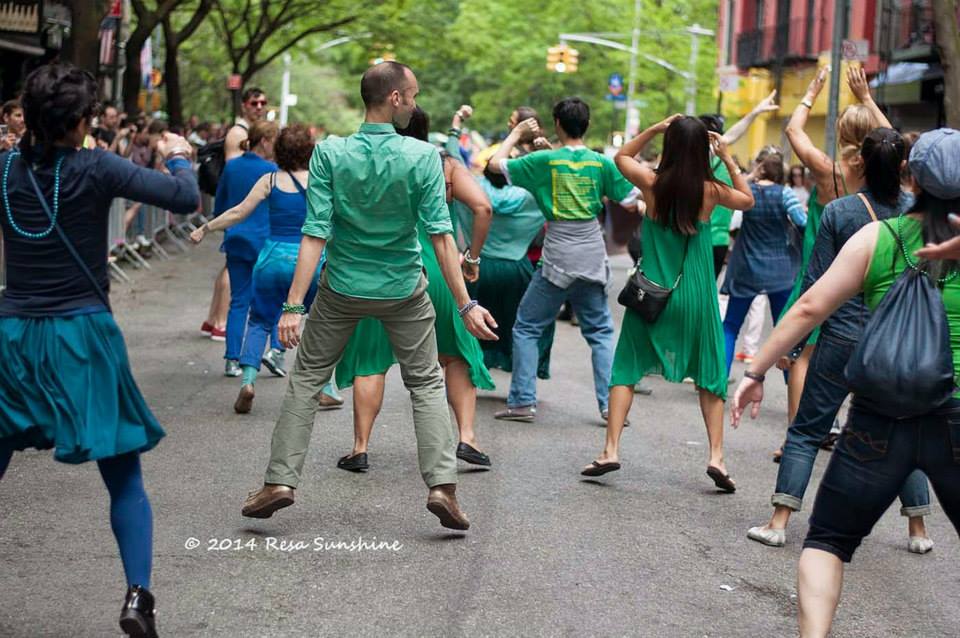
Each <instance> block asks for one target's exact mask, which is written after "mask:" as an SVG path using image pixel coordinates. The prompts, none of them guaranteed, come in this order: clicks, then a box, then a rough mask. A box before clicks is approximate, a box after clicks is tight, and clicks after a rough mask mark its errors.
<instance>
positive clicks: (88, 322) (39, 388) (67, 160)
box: [0, 65, 200, 638]
mask: <svg viewBox="0 0 960 638" xmlns="http://www.w3.org/2000/svg"><path fill="white" fill-rule="evenodd" d="M97 93H98V90H97V84H96V81H95V80H94V78H93V76H92V75H90V74H89V73H87V72H85V71H81V70H79V69H76V68H73V67H71V66H67V65H48V66H42V67H40V68H38V69H36V70H35V71H33V72H32V73H31V74H30V75H29V76H28V77H27V81H26V88H25V92H24V95H23V109H24V115H25V117H26V123H27V128H28V129H29V131H30V134H29V135H27V136H25V137H24V139H23V141H22V142H21V143H20V146H19V147H18V148H16V149H12V150H10V151H7V152H4V153H0V170H2V171H3V172H2V178H0V180H2V182H0V190H2V200H3V202H2V207H3V212H2V214H0V230H2V231H3V232H2V234H3V250H4V255H5V257H6V264H7V288H6V289H5V290H4V292H3V296H2V297H0V360H2V361H3V362H4V365H3V366H0V477H2V476H3V474H4V472H5V470H6V469H7V467H8V465H9V463H10V460H11V457H12V455H13V452H14V451H17V450H24V449H26V448H31V447H32V448H38V449H50V448H53V449H54V458H55V459H56V460H58V461H62V462H65V463H84V462H87V461H96V462H97V466H98V467H99V469H100V474H101V476H102V477H103V481H104V483H105V484H106V486H107V490H108V491H109V493H110V524H111V527H112V528H113V533H114V536H116V539H117V544H118V545H119V548H120V558H121V560H122V561H123V568H124V572H125V575H126V579H127V586H128V590H127V596H126V600H125V602H124V605H123V609H122V611H121V616H120V627H121V628H122V629H123V631H124V632H125V633H126V634H127V635H129V636H136V637H145V638H150V637H155V636H156V635H157V633H156V629H155V626H154V599H153V595H152V594H151V593H150V591H149V586H150V569H151V560H152V542H153V539H152V535H153V517H152V513H151V510H150V501H149V500H148V498H147V495H146V493H145V492H144V489H143V478H142V476H141V472H140V456H139V455H140V453H141V452H146V451H147V450H149V449H151V448H153V447H154V446H155V445H156V444H157V443H158V442H159V441H160V439H161V438H163V436H164V432H163V429H162V428H161V427H160V424H159V423H157V420H156V418H155V417H154V416H153V414H152V413H151V412H150V409H149V408H148V407H147V405H146V402H145V401H144V399H143V396H142V395H141V394H140V390H139V389H138V388H137V384H136V382H135V381H134V380H133V374H132V373H131V372H130V364H129V362H128V360H127V350H126V345H125V344H124V341H123V336H122V335H121V334H120V329H119V328H118V327H117V324H116V322H115V321H114V319H113V315H112V314H111V312H110V301H109V297H108V291H109V287H110V279H109V276H108V274H107V259H106V258H107V253H108V251H107V225H108V221H109V211H110V202H111V201H112V200H113V199H114V198H117V197H123V198H127V199H132V200H134V201H138V202H145V203H148V204H153V205H155V206H161V207H164V208H167V209H169V210H171V211H173V212H174V213H179V214H187V213H191V212H193V211H195V210H196V209H197V204H198V202H199V198H200V195H199V191H198V190H197V183H196V179H195V178H194V176H193V171H192V170H191V166H190V162H189V160H188V159H187V158H188V157H189V156H190V153H191V148H190V144H189V143H188V142H187V141H186V140H185V139H183V138H182V137H179V136H177V135H172V134H170V133H165V134H164V135H163V137H162V138H161V139H160V141H159V143H158V145H157V151H158V152H159V153H160V154H161V155H162V156H163V157H164V158H165V160H166V167H167V170H169V172H170V175H164V174H162V173H160V172H158V171H154V170H149V169H144V168H140V167H138V166H136V165H135V164H133V163H131V162H129V161H126V160H124V159H122V158H120V157H119V156H118V155H116V154H113V153H110V152H107V151H103V150H99V149H96V150H85V149H83V150H81V149H80V147H81V145H82V143H83V139H84V137H85V136H86V135H87V133H88V131H89V130H90V127H91V121H92V119H93V117H94V116H95V115H97V110H98V109H99V105H98V102H97ZM23 489H24V491H25V492H26V491H27V490H29V489H30V486H27V485H25V486H23ZM76 633H77V634H78V635H79V634H82V633H86V632H84V631H82V630H80V629H79V628H78V631H77V632H76Z"/></svg>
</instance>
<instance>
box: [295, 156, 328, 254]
mask: <svg viewBox="0 0 960 638" xmlns="http://www.w3.org/2000/svg"><path fill="white" fill-rule="evenodd" d="M324 147H325V144H318V145H317V146H316V148H314V149H313V156H312V157H311V158H310V176H309V179H308V180H307V218H306V220H305V221H304V223H303V228H302V229H301V232H302V233H303V234H304V235H310V236H311V237H319V238H320V239H329V238H330V231H331V229H332V227H333V223H332V220H333V185H332V184H331V182H330V166H329V164H328V163H327V157H326V154H325V153H324Z"/></svg>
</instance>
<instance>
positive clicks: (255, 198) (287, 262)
mask: <svg viewBox="0 0 960 638" xmlns="http://www.w3.org/2000/svg"><path fill="white" fill-rule="evenodd" d="M313 147H314V139H313V136H312V135H311V134H310V130H309V129H308V128H307V127H306V126H304V125H303V124H292V125H290V126H288V127H287V128H285V129H283V131H281V132H280V136H279V137H278V139H277V144H276V148H275V151H274V153H275V159H276V162H277V166H279V168H280V170H279V171H276V172H273V173H267V174H266V175H263V176H262V177H261V178H260V179H259V180H258V181H257V183H256V184H254V186H253V188H252V189H250V192H249V193H248V194H247V196H246V198H244V200H243V201H242V202H240V203H239V204H238V205H236V206H234V207H233V208H231V209H229V210H227V211H226V212H224V213H223V214H222V215H220V216H219V217H217V218H216V219H214V220H213V221H211V222H209V223H207V224H204V225H203V226H201V227H200V228H198V229H197V230H195V231H194V232H193V234H192V235H191V236H190V237H191V239H193V241H195V242H197V243H200V242H201V241H203V238H204V237H205V236H206V234H207V233H208V232H210V231H214V230H224V229H226V228H230V227H231V226H234V225H236V224H239V223H241V222H243V220H245V219H246V218H247V217H249V216H250V215H251V214H252V213H253V212H254V211H255V210H257V207H258V206H259V205H260V204H261V203H263V202H266V204H267V206H268V208H269V221H270V231H269V235H268V238H267V241H266V242H265V243H264V245H263V248H262V249H261V250H260V256H259V258H258V259H257V263H256V265H255V266H254V268H253V300H252V302H251V304H250V315H249V318H248V320H247V330H246V334H245V335H244V338H243V349H242V352H241V355H240V369H241V371H242V381H241V385H240V394H239V396H238V397H237V400H236V402H235V403H234V405H233V409H234V410H235V411H236V412H237V413H239V414H246V413H248V412H250V409H251V408H252V407H253V398H254V389H253V385H254V381H256V378H257V372H258V371H259V370H260V363H261V362H263V363H266V364H267V366H268V367H270V369H271V371H275V372H277V373H278V374H279V373H281V372H283V365H282V352H278V351H274V350H271V351H270V353H268V355H267V356H263V351H264V349H265V348H266V345H267V341H268V339H269V338H270V334H271V332H272V331H273V329H274V327H275V326H276V325H277V321H278V320H279V319H280V314H281V306H282V305H283V302H284V301H286V298H287V291H288V290H289V288H290V283H291V282H292V281H293V272H294V269H295V268H296V265H297V254H298V253H299V251H300V236H301V235H300V228H301V227H302V226H303V222H304V219H305V218H306V215H307V193H306V181H307V166H308V164H309V162H310V155H311V154H312V153H313ZM323 263H324V262H323V260H322V259H321V260H320V264H319V266H318V267H317V279H319V274H320V270H321V269H322V268H323ZM316 290H317V286H316V281H314V284H313V285H312V286H311V288H310V291H309V293H308V294H307V297H306V299H305V305H306V306H307V307H309V306H310V303H311V302H312V301H313V296H314V294H315V293H316ZM280 376H285V373H283V374H281V375H280ZM342 404H343V399H341V398H340V397H339V396H337V394H336V391H335V390H334V389H333V386H332V385H330V384H328V385H327V386H326V387H325V388H324V391H323V395H322V396H321V399H320V405H321V407H327V408H331V407H339V406H341V405H342Z"/></svg>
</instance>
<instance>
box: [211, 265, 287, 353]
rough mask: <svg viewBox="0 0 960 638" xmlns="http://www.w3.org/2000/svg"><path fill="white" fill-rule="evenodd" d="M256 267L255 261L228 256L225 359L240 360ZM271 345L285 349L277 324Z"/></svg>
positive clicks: (251, 300) (272, 334)
mask: <svg viewBox="0 0 960 638" xmlns="http://www.w3.org/2000/svg"><path fill="white" fill-rule="evenodd" d="M255 265H256V262H255V261H250V260H249V259H243V258H239V257H235V256H231V255H230V254H229V253H228V254H227V274H229V275H230V311H229V312H228V313H227V338H226V350H225V351H224V354H223V358H224V359H231V360H233V361H237V360H239V359H240V354H241V351H242V349H243V335H244V333H245V332H246V330H247V318H248V316H249V314H250V304H251V303H252V302H253V267H254V266H255ZM284 300H286V299H284ZM281 303H282V302H281ZM271 344H272V347H274V348H278V349H281V350H282V349H283V345H282V344H281V343H280V339H279V338H277V330H276V322H274V328H273V331H272V333H271Z"/></svg>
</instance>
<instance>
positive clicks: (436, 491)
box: [427, 483, 470, 530]
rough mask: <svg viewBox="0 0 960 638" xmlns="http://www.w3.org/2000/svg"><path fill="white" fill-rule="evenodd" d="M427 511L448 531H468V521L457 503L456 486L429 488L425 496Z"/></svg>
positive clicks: (445, 485)
mask: <svg viewBox="0 0 960 638" xmlns="http://www.w3.org/2000/svg"><path fill="white" fill-rule="evenodd" d="M427 509H428V510H429V511H430V513H431V514H433V515H435V516H436V517H437V518H439V519H440V524H441V525H443V526H444V527H446V528H448V529H460V530H465V529H470V521H469V520H467V515H466V514H464V513H463V512H462V511H461V510H460V505H459V503H457V486H456V484H454V483H447V484H444V485H437V486H435V487H431V488H430V494H429V495H428V496H427Z"/></svg>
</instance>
